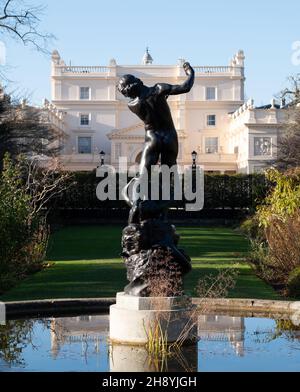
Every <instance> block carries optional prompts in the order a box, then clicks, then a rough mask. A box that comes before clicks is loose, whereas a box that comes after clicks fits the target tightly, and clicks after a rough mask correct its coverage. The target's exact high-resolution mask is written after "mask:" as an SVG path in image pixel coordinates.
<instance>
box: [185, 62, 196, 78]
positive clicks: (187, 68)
mask: <svg viewBox="0 0 300 392" xmlns="http://www.w3.org/2000/svg"><path fill="white" fill-rule="evenodd" d="M183 69H184V71H185V73H186V74H187V75H188V76H190V75H191V74H192V73H193V72H194V70H193V68H192V66H191V64H190V63H188V62H186V63H184V64H183Z"/></svg>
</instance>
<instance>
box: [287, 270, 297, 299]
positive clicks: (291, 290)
mask: <svg viewBox="0 0 300 392" xmlns="http://www.w3.org/2000/svg"><path fill="white" fill-rule="evenodd" d="M287 291H288V295H289V296H290V297H294V298H300V267H297V268H295V269H294V270H293V271H292V272H291V273H290V275H289V278H288V282H287Z"/></svg>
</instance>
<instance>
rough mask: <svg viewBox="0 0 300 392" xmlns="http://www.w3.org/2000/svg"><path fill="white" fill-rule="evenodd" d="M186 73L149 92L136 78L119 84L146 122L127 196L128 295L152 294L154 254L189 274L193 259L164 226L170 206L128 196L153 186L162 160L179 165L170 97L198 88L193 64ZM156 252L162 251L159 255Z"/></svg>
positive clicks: (125, 251)
mask: <svg viewBox="0 0 300 392" xmlns="http://www.w3.org/2000/svg"><path fill="white" fill-rule="evenodd" d="M183 68H184V70H185V72H186V75H187V76H188V78H187V80H186V81H185V82H184V83H183V84H181V85H170V84H165V83H158V84H156V85H154V86H153V87H147V86H145V85H144V84H143V82H142V81H141V80H140V79H138V78H136V77H134V76H133V75H125V76H123V77H122V78H121V79H120V81H119V84H118V90H119V91H120V92H121V93H122V94H123V95H124V96H125V97H128V98H131V101H130V102H129V104H128V107H129V109H130V110H131V111H132V112H133V113H134V114H136V115H137V116H138V117H139V118H140V119H141V120H142V121H143V122H144V124H145V130H146V138H145V146H144V150H143V154H142V159H141V164H140V171H139V176H138V177H136V178H134V179H133V180H132V181H131V183H130V184H128V186H127V187H126V188H125V190H124V192H123V194H124V197H125V200H126V201H127V203H128V204H129V206H130V207H131V211H130V217H129V226H128V227H127V228H126V229H125V230H124V235H123V256H124V258H125V260H126V264H127V267H128V278H129V280H130V281H131V285H129V286H128V287H127V289H126V290H125V291H126V292H127V293H128V294H133V295H149V292H147V288H148V286H149V284H148V282H147V278H146V275H145V270H146V269H148V271H149V268H150V267H149V260H150V259H151V255H152V251H153V250H154V249H156V256H155V257H156V258H160V257H166V254H169V255H170V252H171V258H172V259H173V262H175V263H176V264H177V265H180V267H181V271H182V273H184V272H187V271H188V270H190V262H189V259H188V258H187V257H186V256H185V255H184V254H183V253H182V252H180V251H179V250H178V249H177V248H176V244H177V242H178V236H177V235H176V233H175V230H174V228H173V227H172V226H171V225H170V224H169V223H167V222H166V221H165V217H166V212H167V210H168V208H169V206H170V201H163V200H159V201H154V200H149V194H148V195H143V199H141V197H140V196H137V195H136V194H135V193H133V194H132V195H130V194H129V193H130V192H129V189H130V185H132V184H133V183H134V184H135V189H137V186H138V184H141V183H142V181H148V178H150V170H151V167H152V166H153V165H157V164H158V162H159V160H160V163H161V164H162V165H167V166H168V167H170V168H171V167H172V166H174V165H176V162H177V156H178V137H177V133H176V129H175V126H174V123H173V120H172V116H171V111H170V108H169V106H168V103H167V98H168V96H169V95H178V94H184V93H188V92H189V91H190V90H191V88H192V87H193V84H194V78H195V73H194V70H193V68H192V67H191V66H190V64H189V63H185V64H184V65H183ZM146 178H147V180H145V179H146ZM157 252H160V255H158V253H157ZM164 252H167V253H164ZM163 254H165V256H163ZM146 266H147V268H146ZM138 276H139V279H138V280H137V277H138Z"/></svg>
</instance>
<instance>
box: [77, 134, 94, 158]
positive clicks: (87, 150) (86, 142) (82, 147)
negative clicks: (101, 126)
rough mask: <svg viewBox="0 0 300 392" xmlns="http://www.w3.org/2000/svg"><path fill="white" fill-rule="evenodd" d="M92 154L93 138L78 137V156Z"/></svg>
mask: <svg viewBox="0 0 300 392" xmlns="http://www.w3.org/2000/svg"><path fill="white" fill-rule="evenodd" d="M91 153H92V138H91V137H87V136H84V137H83V136H80V137H78V154H91Z"/></svg>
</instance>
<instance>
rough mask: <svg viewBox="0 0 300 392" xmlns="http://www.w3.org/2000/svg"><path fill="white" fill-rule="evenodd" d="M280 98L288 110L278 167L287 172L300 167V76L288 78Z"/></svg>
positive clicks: (280, 137)
mask: <svg viewBox="0 0 300 392" xmlns="http://www.w3.org/2000/svg"><path fill="white" fill-rule="evenodd" d="M278 97H280V98H281V101H282V107H283V108H284V109H285V110H286V120H285V124H284V127H283V130H282V133H281V135H280V136H279V138H278V143H277V148H278V158H277V162H276V165H277V166H278V168H279V169H282V170H286V169H289V168H294V167H300V74H296V75H294V76H290V77H289V78H288V87H287V88H285V89H284V90H282V91H281V92H280V93H279V94H278Z"/></svg>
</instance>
